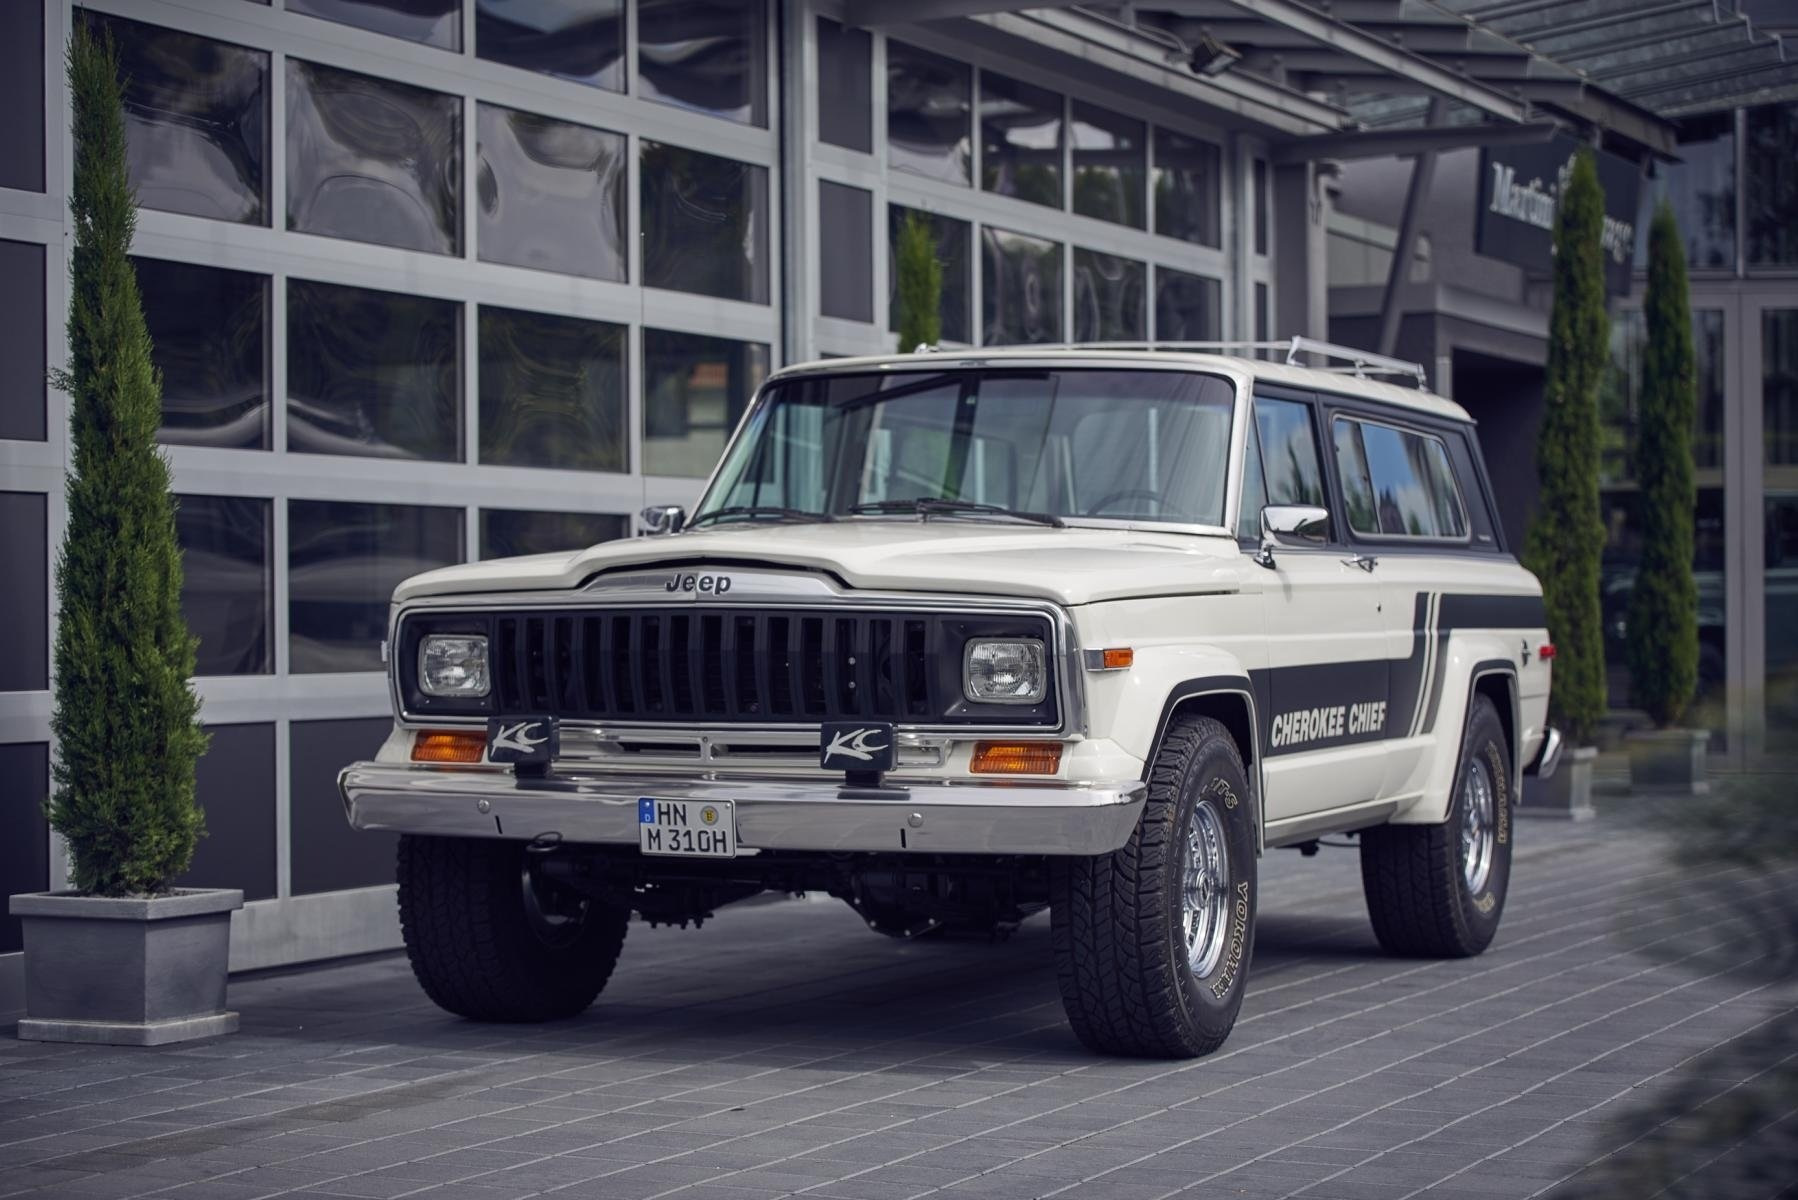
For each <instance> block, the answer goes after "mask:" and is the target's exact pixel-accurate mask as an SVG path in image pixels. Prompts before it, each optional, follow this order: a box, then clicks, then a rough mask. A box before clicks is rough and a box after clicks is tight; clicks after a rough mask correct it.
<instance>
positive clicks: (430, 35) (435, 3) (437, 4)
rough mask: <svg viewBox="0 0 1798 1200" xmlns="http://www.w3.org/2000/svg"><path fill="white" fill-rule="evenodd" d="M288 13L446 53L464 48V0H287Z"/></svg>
mask: <svg viewBox="0 0 1798 1200" xmlns="http://www.w3.org/2000/svg"><path fill="white" fill-rule="evenodd" d="M287 11H288V12H302V13H309V14H311V15H312V16H315V17H323V18H324V19H325V20H327V21H338V22H341V23H343V24H345V25H355V26H357V27H358V28H361V29H372V30H373V31H374V32H376V33H384V34H387V35H388V36H389V37H397V38H405V39H406V40H407V41H409V42H423V43H424V44H425V45H427V46H438V47H441V48H442V49H445V50H460V49H461V48H462V0H287Z"/></svg>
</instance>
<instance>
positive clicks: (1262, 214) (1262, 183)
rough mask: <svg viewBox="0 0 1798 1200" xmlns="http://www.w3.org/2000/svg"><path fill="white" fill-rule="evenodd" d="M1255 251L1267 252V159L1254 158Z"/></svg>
mask: <svg viewBox="0 0 1798 1200" xmlns="http://www.w3.org/2000/svg"><path fill="white" fill-rule="evenodd" d="M1251 203H1253V204H1254V206H1255V217H1254V221H1255V253H1256V254H1266V253H1267V160H1266V159H1264V158H1258V159H1256V160H1255V193H1254V197H1253V199H1252V200H1251Z"/></svg>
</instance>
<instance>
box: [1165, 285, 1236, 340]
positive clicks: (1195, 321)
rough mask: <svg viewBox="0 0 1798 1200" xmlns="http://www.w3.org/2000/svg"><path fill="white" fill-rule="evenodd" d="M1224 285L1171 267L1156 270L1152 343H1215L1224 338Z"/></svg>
mask: <svg viewBox="0 0 1798 1200" xmlns="http://www.w3.org/2000/svg"><path fill="white" fill-rule="evenodd" d="M1223 307H1224V285H1223V283H1222V281H1220V280H1216V279H1207V278H1206V277H1205V276H1203V275H1193V274H1190V273H1188V272H1186V271H1176V270H1174V269H1173V268H1171V267H1156V268H1155V340H1156V341H1160V342H1215V341H1217V340H1218V339H1220V338H1222V337H1223V335H1224V334H1223V328H1224V322H1223Z"/></svg>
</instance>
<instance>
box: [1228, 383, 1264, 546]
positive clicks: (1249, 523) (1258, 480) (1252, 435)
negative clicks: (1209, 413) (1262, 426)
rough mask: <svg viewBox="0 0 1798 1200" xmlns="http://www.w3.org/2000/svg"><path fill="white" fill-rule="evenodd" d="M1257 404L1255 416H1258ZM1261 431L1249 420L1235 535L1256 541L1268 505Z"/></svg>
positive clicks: (1243, 455)
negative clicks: (1240, 499) (1264, 510)
mask: <svg viewBox="0 0 1798 1200" xmlns="http://www.w3.org/2000/svg"><path fill="white" fill-rule="evenodd" d="M1259 415H1260V413H1259V406H1257V413H1256V416H1257V417H1259ZM1261 458H1262V454H1261V433H1260V430H1259V429H1257V428H1256V423H1255V422H1254V421H1250V422H1249V429H1248V444H1247V445H1246V446H1244V447H1243V450H1242V505H1241V507H1240V508H1239V509H1238V510H1237V516H1236V536H1237V537H1239V538H1248V539H1250V540H1251V541H1257V540H1259V539H1260V537H1261V510H1262V509H1264V508H1266V507H1267V505H1268V498H1267V476H1266V474H1265V472H1264V471H1263V470H1262V467H1261Z"/></svg>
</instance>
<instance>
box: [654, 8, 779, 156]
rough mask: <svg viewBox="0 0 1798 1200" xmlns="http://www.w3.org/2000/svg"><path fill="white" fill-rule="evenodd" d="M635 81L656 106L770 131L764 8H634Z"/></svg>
mask: <svg viewBox="0 0 1798 1200" xmlns="http://www.w3.org/2000/svg"><path fill="white" fill-rule="evenodd" d="M637 79H638V82H639V83H640V84H641V85H642V88H643V95H644V96H646V97H647V98H649V99H651V100H660V101H663V102H664V103H667V104H678V105H679V106H680V107H682V108H690V109H692V110H694V111H695V112H702V113H710V114H711V115H712V116H715V117H723V118H725V119H726V120H730V121H741V122H742V123H743V124H745V125H763V126H765V125H767V124H768V14H767V9H766V6H765V5H764V4H763V2H762V0H637Z"/></svg>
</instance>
